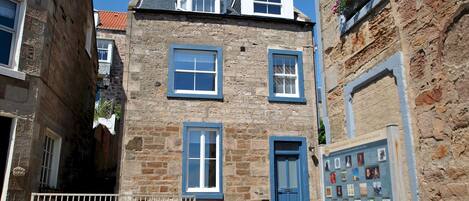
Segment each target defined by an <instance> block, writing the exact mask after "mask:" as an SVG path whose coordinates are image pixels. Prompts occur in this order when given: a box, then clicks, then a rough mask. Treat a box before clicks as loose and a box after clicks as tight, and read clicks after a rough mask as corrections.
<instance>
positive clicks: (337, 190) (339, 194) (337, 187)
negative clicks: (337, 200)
mask: <svg viewBox="0 0 469 201" xmlns="http://www.w3.org/2000/svg"><path fill="white" fill-rule="evenodd" d="M335 188H336V192H337V197H342V195H343V194H342V186H336V187H335Z"/></svg>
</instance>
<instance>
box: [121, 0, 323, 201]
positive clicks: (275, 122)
mask: <svg viewBox="0 0 469 201" xmlns="http://www.w3.org/2000/svg"><path fill="white" fill-rule="evenodd" d="M128 18H129V19H128V28H127V41H128V47H129V52H128V53H127V55H126V57H127V58H128V61H126V65H124V78H123V86H124V90H125V94H126V95H125V96H126V97H127V100H126V104H125V117H124V118H125V121H124V122H125V123H124V137H123V138H124V139H123V145H122V161H121V167H120V183H119V190H120V193H123V194H161V193H163V194H167V193H171V194H182V195H192V196H195V197H197V199H198V200H227V201H234V200H240V201H246V200H272V201H282V200H310V199H313V200H316V199H318V198H319V197H320V188H319V186H318V183H317V182H316V181H318V180H319V178H320V176H319V171H318V168H317V166H316V164H315V160H313V159H314V154H313V151H314V147H315V146H316V145H317V140H316V139H317V136H316V131H317V128H316V122H317V121H316V109H315V108H316V107H315V104H316V100H315V84H314V83H315V81H314V80H315V79H314V65H313V63H314V62H313V50H314V48H313V42H312V41H313V40H312V36H313V35H312V27H313V23H312V22H311V21H310V19H309V18H308V17H307V16H305V15H303V14H302V13H301V12H300V11H298V10H297V9H295V8H294V6H293V0H282V1H280V0H269V1H260V0H247V1H239V0H234V1H225V0H188V1H182V0H178V1H166V0H164V1H163V0H143V1H133V2H131V5H130V10H129V15H128Z"/></svg>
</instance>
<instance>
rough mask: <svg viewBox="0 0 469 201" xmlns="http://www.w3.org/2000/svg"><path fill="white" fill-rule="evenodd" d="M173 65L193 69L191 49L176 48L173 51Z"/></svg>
mask: <svg viewBox="0 0 469 201" xmlns="http://www.w3.org/2000/svg"><path fill="white" fill-rule="evenodd" d="M174 65H175V68H176V69H179V70H194V67H195V63H194V54H193V53H192V51H187V50H176V51H175V52H174Z"/></svg>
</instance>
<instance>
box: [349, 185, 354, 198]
mask: <svg viewBox="0 0 469 201" xmlns="http://www.w3.org/2000/svg"><path fill="white" fill-rule="evenodd" d="M347 195H348V196H349V197H353V196H355V187H354V186H353V184H347Z"/></svg>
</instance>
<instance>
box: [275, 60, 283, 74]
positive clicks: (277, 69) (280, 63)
mask: <svg viewBox="0 0 469 201" xmlns="http://www.w3.org/2000/svg"><path fill="white" fill-rule="evenodd" d="M283 64H284V62H283V58H282V57H279V56H274V73H276V74H283V73H284V68H283Z"/></svg>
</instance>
